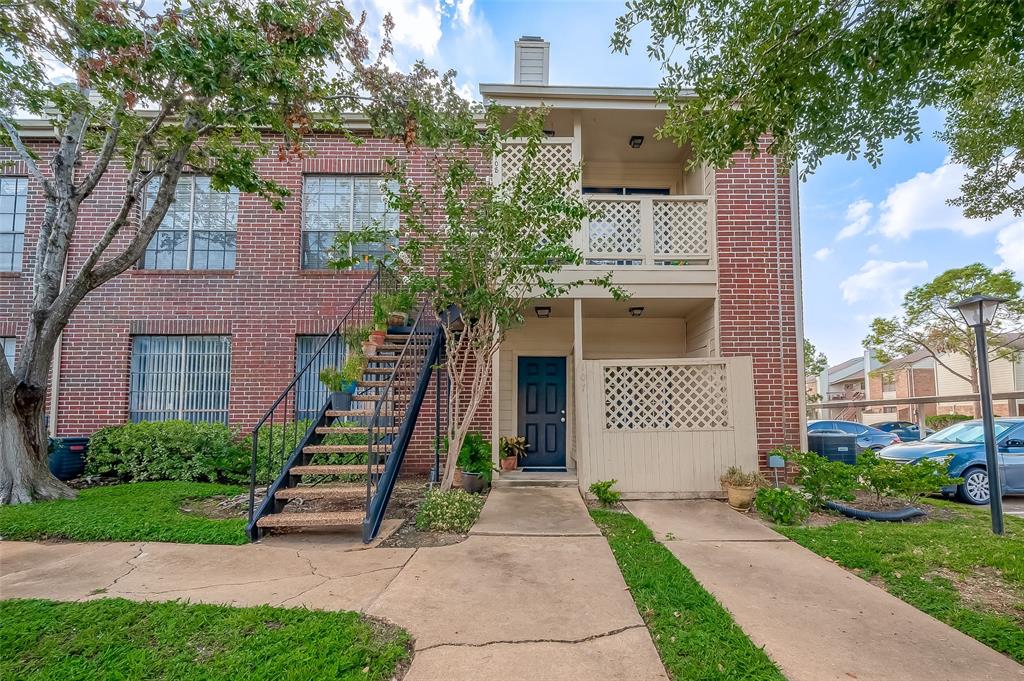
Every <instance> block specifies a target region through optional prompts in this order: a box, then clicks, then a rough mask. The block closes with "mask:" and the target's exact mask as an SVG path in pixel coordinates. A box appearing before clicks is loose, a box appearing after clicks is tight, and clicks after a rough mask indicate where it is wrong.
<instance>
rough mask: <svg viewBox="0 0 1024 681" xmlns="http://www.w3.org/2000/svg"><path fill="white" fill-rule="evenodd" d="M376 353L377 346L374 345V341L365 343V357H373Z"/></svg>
mask: <svg viewBox="0 0 1024 681" xmlns="http://www.w3.org/2000/svg"><path fill="white" fill-rule="evenodd" d="M375 352H377V345H376V344H375V343H373V342H372V341H369V340H366V341H363V355H364V356H369V355H372V354H373V353H375Z"/></svg>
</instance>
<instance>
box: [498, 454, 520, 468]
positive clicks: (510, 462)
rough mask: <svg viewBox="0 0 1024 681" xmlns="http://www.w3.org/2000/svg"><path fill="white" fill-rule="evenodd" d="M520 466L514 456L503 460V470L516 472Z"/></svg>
mask: <svg viewBox="0 0 1024 681" xmlns="http://www.w3.org/2000/svg"><path fill="white" fill-rule="evenodd" d="M518 466H519V461H518V459H517V458H516V457H514V456H506V457H503V458H502V459H501V470H503V471H514V470H515V469H516V468H517V467H518Z"/></svg>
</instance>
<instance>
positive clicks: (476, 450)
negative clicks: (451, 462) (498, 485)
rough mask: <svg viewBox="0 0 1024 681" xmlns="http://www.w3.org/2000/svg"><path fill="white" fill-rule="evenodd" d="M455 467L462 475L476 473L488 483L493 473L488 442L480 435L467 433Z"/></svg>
mask: <svg viewBox="0 0 1024 681" xmlns="http://www.w3.org/2000/svg"><path fill="white" fill-rule="evenodd" d="M446 449H447V448H446ZM457 465H458V467H459V468H460V469H461V470H462V472H463V473H477V474H479V475H480V476H482V477H483V479H484V480H486V481H487V482H490V481H491V477H492V474H493V472H494V462H493V461H492V459H491V443H490V441H489V440H487V439H486V438H485V437H484V436H483V435H481V434H480V433H467V434H466V438H465V439H464V440H463V441H462V449H461V450H459V460H458V462H457Z"/></svg>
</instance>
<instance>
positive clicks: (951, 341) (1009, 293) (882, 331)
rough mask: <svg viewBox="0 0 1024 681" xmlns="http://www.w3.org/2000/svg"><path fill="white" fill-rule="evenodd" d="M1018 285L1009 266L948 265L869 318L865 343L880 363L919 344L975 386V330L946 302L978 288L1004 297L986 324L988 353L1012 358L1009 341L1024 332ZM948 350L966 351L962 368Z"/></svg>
mask: <svg viewBox="0 0 1024 681" xmlns="http://www.w3.org/2000/svg"><path fill="white" fill-rule="evenodd" d="M1021 288H1022V285H1021V282H1019V281H1017V280H1016V279H1014V277H1013V274H1012V273H1011V272H1010V271H1008V270H1004V271H1001V272H993V271H992V270H991V269H990V268H988V267H987V266H985V265H983V264H981V263H975V264H973V265H967V266H966V267H958V268H955V269H951V270H947V271H946V272H943V273H942V274H940V275H939V276H937V277H935V279H933V280H932V281H930V282H928V283H926V284H921V285H920V286H915V287H914V288H912V289H910V290H909V291H908V292H907V294H906V295H905V296H904V297H903V311H902V312H901V313H900V314H898V315H896V316H894V317H889V318H883V317H879V318H876V319H875V320H874V321H872V322H871V330H870V333H869V334H868V336H867V338H865V339H864V347H865V348H873V349H875V350H876V351H877V353H878V358H879V360H880V361H882V362H883V363H884V362H889V361H892V360H893V359H896V358H897V357H902V356H903V355H908V354H910V353H912V352H916V351H918V350H920V349H922V348H923V349H924V350H926V351H927V352H928V353H929V354H930V355H931V356H932V357H934V358H935V361H936V362H938V363H939V364H941V365H942V366H944V367H945V368H946V369H947V370H948V371H950V372H951V373H952V374H954V375H955V376H959V377H960V378H962V379H963V380H965V381H967V382H968V383H970V385H971V390H972V391H974V392H978V354H977V348H976V347H975V342H974V331H973V329H970V328H968V327H967V326H966V325H965V324H964V320H963V318H962V317H961V316H960V313H959V312H957V311H956V310H951V309H950V305H953V304H954V303H958V302H960V301H961V300H963V299H964V298H967V297H969V296H973V295H980V294H986V295H992V296H1000V297H1003V298H1008V299H1009V301H1008V302H1006V303H1004V304H1003V306H1002V307H1001V308H1000V312H999V314H998V315H997V316H996V319H995V322H994V323H993V324H992V325H991V326H989V327H988V328H987V330H986V332H987V336H988V340H989V357H988V359H989V361H992V360H995V359H1000V358H1014V357H1016V354H1017V353H1016V351H1015V350H1014V349H1013V347H1012V344H1013V343H1014V342H1015V341H1019V340H1020V339H1022V338H1024V298H1022V297H1021ZM947 355H964V356H966V357H967V359H968V362H969V367H970V369H969V371H968V372H967V373H963V372H961V371H958V370H957V369H955V368H954V367H953V366H952V365H951V364H950V362H949V358H948V357H947Z"/></svg>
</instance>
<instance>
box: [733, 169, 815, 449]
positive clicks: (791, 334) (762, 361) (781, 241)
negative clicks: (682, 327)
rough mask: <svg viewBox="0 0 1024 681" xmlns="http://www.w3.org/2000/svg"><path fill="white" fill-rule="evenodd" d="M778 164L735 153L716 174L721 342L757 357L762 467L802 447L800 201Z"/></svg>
mask: <svg viewBox="0 0 1024 681" xmlns="http://www.w3.org/2000/svg"><path fill="white" fill-rule="evenodd" d="M782 170H783V171H784V170H785V169H782ZM779 171H780V169H779V168H778V167H777V165H776V163H775V159H774V158H773V157H771V156H768V155H761V156H759V157H757V158H754V159H751V158H750V157H749V156H748V155H746V154H736V155H735V156H734V157H733V163H732V165H731V166H730V167H729V168H727V169H725V170H720V171H718V172H717V173H716V176H715V201H716V210H717V231H718V237H717V238H718V285H719V302H718V314H719V324H720V329H719V349H720V352H721V354H722V356H723V357H736V356H744V355H748V356H750V357H752V358H753V363H754V404H755V415H756V419H757V449H758V458H759V461H760V464H761V466H762V468H764V467H766V466H767V452H768V451H769V450H771V449H773V448H774V447H777V446H779V445H784V444H788V445H792V446H794V447H799V446H800V434H801V430H802V428H803V418H802V415H801V413H800V406H799V394H800V390H802V389H803V388H802V386H801V385H800V377H799V372H798V369H797V366H798V365H797V356H798V355H797V353H798V352H799V350H798V346H799V343H798V342H797V325H796V286H797V284H798V282H796V281H795V269H794V262H793V257H794V248H793V246H794V244H793V229H792V221H791V220H792V209H793V206H792V200H791V199H792V197H791V192H790V178H789V177H788V175H787V174H786V173H785V172H781V173H780V172H779Z"/></svg>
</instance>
